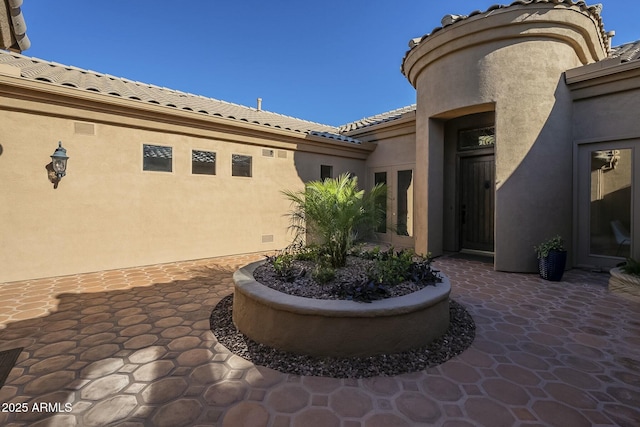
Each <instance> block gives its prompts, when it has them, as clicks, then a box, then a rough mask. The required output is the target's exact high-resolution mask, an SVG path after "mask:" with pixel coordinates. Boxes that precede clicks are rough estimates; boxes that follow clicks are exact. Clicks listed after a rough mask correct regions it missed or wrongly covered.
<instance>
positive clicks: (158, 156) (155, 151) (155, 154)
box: [142, 144, 173, 172]
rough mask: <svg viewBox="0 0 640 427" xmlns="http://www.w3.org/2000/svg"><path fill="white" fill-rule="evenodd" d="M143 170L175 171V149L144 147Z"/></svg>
mask: <svg viewBox="0 0 640 427" xmlns="http://www.w3.org/2000/svg"><path fill="white" fill-rule="evenodd" d="M142 170H146V171H157V172H171V171H173V149H172V148H171V147H163V146H161V145H150V144H143V145H142Z"/></svg>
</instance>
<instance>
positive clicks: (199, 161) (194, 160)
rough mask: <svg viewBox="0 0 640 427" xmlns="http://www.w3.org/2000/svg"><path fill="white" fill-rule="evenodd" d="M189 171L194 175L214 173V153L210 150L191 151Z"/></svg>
mask: <svg viewBox="0 0 640 427" xmlns="http://www.w3.org/2000/svg"><path fill="white" fill-rule="evenodd" d="M191 173H192V174H195V175H215V174H216V153H213V152H211V151H200V150H192V151H191Z"/></svg>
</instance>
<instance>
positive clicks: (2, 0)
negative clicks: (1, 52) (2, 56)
mask: <svg viewBox="0 0 640 427" xmlns="http://www.w3.org/2000/svg"><path fill="white" fill-rule="evenodd" d="M20 6H22V0H0V49H10V50H13V51H15V52H22V51H24V50H27V49H29V47H30V46H31V41H30V40H29V37H28V36H27V24H26V22H25V20H24V15H23V14H22V10H21V9H20Z"/></svg>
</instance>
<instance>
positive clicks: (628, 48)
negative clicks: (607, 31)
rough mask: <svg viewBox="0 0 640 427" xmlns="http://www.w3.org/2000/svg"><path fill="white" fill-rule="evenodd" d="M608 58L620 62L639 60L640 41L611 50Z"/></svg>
mask: <svg viewBox="0 0 640 427" xmlns="http://www.w3.org/2000/svg"><path fill="white" fill-rule="evenodd" d="M609 57H610V58H619V59H620V62H629V61H635V60H638V59H640V40H637V41H635V42H631V43H625V44H623V45H620V46H616V47H614V48H612V49H611V54H610V55H609Z"/></svg>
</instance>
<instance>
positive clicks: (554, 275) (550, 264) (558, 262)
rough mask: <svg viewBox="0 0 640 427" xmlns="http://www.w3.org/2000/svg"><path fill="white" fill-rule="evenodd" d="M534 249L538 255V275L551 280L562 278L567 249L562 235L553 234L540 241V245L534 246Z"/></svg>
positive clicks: (555, 280) (556, 280) (557, 280)
mask: <svg viewBox="0 0 640 427" xmlns="http://www.w3.org/2000/svg"><path fill="white" fill-rule="evenodd" d="M534 249H535V251H536V254H537V255H538V269H539V271H540V277H542V278H543V279H545V280H550V281H553V282H559V281H560V280H562V275H563V273H564V268H565V266H566V265H567V251H566V250H565V248H564V241H563V240H562V237H560V236H558V235H557V236H554V237H552V238H550V239H548V240H545V241H544V242H542V243H541V244H540V246H535V247H534Z"/></svg>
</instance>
